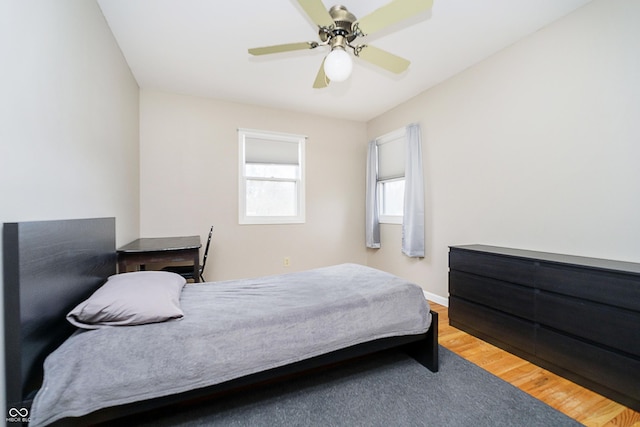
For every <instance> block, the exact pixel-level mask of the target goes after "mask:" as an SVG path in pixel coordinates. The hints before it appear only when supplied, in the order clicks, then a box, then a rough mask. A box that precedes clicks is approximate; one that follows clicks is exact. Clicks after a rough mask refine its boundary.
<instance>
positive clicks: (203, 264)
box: [200, 225, 213, 282]
mask: <svg viewBox="0 0 640 427" xmlns="http://www.w3.org/2000/svg"><path fill="white" fill-rule="evenodd" d="M212 234H213V225H212V226H211V229H209V237H208V238H207V246H205V247H204V256H203V257H202V265H201V266H200V279H202V281H203V282H204V267H205V266H206V265H207V255H208V254H209V246H210V245H211V235H212Z"/></svg>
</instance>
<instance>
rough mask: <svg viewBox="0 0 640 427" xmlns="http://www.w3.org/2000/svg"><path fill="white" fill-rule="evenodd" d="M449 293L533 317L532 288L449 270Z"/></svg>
mask: <svg viewBox="0 0 640 427" xmlns="http://www.w3.org/2000/svg"><path fill="white" fill-rule="evenodd" d="M449 294H450V295H453V296H456V297H459V298H463V299H466V300H468V301H473V302H474V303H477V304H481V305H484V306H487V307H490V308H493V309H496V310H499V311H503V312H505V313H509V314H513V315H515V316H518V317H522V318H525V319H529V320H533V319H534V308H535V305H534V295H535V294H534V290H533V288H528V287H525V286H519V285H512V284H510V283H507V282H501V281H499V280H496V279H490V278H487V277H482V276H476V275H474V274H469V273H463V272H460V271H455V270H453V271H450V272H449Z"/></svg>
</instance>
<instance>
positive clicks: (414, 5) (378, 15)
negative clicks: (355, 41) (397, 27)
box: [355, 0, 433, 35]
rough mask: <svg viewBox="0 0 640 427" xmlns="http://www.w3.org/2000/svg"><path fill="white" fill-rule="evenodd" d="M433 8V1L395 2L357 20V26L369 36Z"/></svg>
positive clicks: (400, 0)
mask: <svg viewBox="0 0 640 427" xmlns="http://www.w3.org/2000/svg"><path fill="white" fill-rule="evenodd" d="M432 6H433V0H393V1H392V2H391V3H388V4H386V5H384V6H382V7H381V8H379V9H376V10H374V11H373V12H371V13H370V14H368V15H367V16H365V17H363V18H362V19H359V20H357V21H356V23H355V25H357V26H358V29H359V30H360V31H361V32H362V33H363V34H364V35H367V34H371V33H375V32H376V31H379V30H381V29H383V28H385V27H388V26H390V25H393V24H395V23H397V22H400V21H402V20H404V19H407V18H409V17H411V16H413V15H417V14H418V13H420V12H422V11H425V10H427V9H431V7H432Z"/></svg>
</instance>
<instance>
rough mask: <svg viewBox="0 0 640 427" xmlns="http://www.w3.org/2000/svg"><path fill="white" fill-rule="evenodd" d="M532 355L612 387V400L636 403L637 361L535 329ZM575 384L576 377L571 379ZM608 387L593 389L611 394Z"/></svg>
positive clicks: (639, 385)
mask: <svg viewBox="0 0 640 427" xmlns="http://www.w3.org/2000/svg"><path fill="white" fill-rule="evenodd" d="M536 356H538V357H539V358H541V359H544V360H547V361H549V362H551V363H552V364H554V365H556V366H558V367H562V368H564V369H566V370H568V371H571V372H573V373H576V374H578V375H580V376H581V377H582V378H585V379H587V380H588V381H594V382H596V383H598V384H601V385H603V386H605V387H607V388H608V389H610V390H615V392H616V395H615V398H616V400H618V401H620V402H621V403H623V404H625V405H627V406H630V407H634V408H638V402H640V360H639V359H637V358H632V357H626V356H624V355H621V354H619V353H616V352H612V351H608V350H606V349H602V348H598V347H594V346H592V345H590V344H588V343H585V342H583V341H580V340H577V339H574V338H572V337H570V336H567V335H564V334H560V333H557V332H554V331H550V330H548V329H546V328H542V327H541V328H539V330H538V341H537V346H536ZM571 379H573V380H574V381H576V382H578V383H580V384H581V383H583V382H582V381H581V380H579V379H575V378H571ZM610 390H609V391H607V390H600V389H598V388H597V386H596V391H598V392H600V393H603V394H605V395H611V393H610Z"/></svg>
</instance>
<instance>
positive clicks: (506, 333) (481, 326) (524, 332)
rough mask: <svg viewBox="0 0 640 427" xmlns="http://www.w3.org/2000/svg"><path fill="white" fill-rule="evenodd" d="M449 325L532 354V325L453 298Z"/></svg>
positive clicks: (533, 344) (499, 345)
mask: <svg viewBox="0 0 640 427" xmlns="http://www.w3.org/2000/svg"><path fill="white" fill-rule="evenodd" d="M449 322H450V323H451V325H452V326H455V327H457V328H460V329H462V330H464V331H467V332H469V333H471V334H472V335H476V336H478V337H479V338H482V339H484V340H486V341H489V342H491V343H493V344H495V345H497V346H498V347H502V348H504V349H506V350H511V349H512V348H516V349H519V350H522V351H525V352H527V353H531V354H533V352H534V350H535V341H534V337H535V328H534V325H533V323H532V322H527V321H525V320H522V319H519V318H517V317H513V316H509V315H507V314H503V313H501V312H499V311H496V310H492V309H489V308H486V307H483V306H480V305H476V304H473V303H469V302H467V301H465V300H463V299H460V298H457V297H455V296H452V297H450V298H449Z"/></svg>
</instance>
